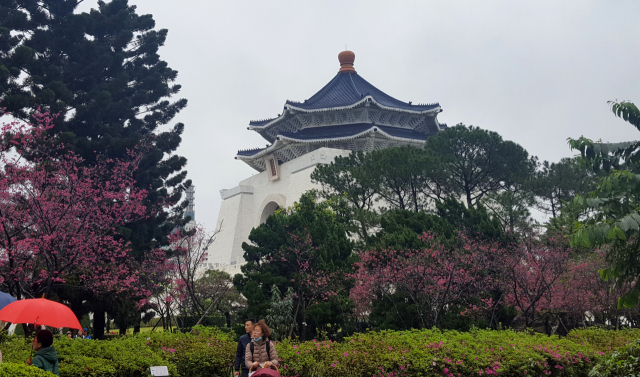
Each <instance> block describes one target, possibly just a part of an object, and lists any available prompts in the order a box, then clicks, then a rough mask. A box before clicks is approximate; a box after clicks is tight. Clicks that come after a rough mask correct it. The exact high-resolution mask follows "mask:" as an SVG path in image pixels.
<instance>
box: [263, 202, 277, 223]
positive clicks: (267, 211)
mask: <svg viewBox="0 0 640 377" xmlns="http://www.w3.org/2000/svg"><path fill="white" fill-rule="evenodd" d="M278 208H280V206H279V205H278V203H276V202H269V203H267V205H266V206H264V209H263V210H262V213H261V214H260V224H264V223H265V221H267V218H268V217H269V216H271V215H273V214H274V213H275V212H276V210H277V209H278Z"/></svg>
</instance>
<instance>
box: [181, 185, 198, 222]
mask: <svg viewBox="0 0 640 377" xmlns="http://www.w3.org/2000/svg"><path fill="white" fill-rule="evenodd" d="M186 196H187V198H186V199H187V201H188V202H189V204H188V205H187V208H186V209H185V211H184V217H185V218H187V217H189V218H190V219H191V220H189V222H188V223H187V224H186V225H185V226H184V228H185V229H186V230H191V229H193V227H195V226H196V186H193V185H192V186H190V187H189V188H188V189H187V191H186Z"/></svg>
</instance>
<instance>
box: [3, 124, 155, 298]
mask: <svg viewBox="0 0 640 377" xmlns="http://www.w3.org/2000/svg"><path fill="white" fill-rule="evenodd" d="M52 119H53V117H52V116H50V115H49V114H47V113H45V114H40V115H37V116H35V117H34V122H33V123H32V124H30V125H24V124H20V123H17V122H9V123H4V124H3V126H2V130H1V131H0V140H1V141H2V149H0V163H1V164H2V166H1V168H2V170H1V171H0V282H1V283H2V285H3V287H4V289H5V290H6V291H7V292H9V293H10V294H12V295H14V296H16V297H17V298H18V299H23V298H29V297H36V296H39V295H41V294H49V293H51V291H52V289H53V288H54V287H60V286H73V287H76V288H81V289H85V290H88V291H91V292H93V293H95V294H104V293H106V292H112V293H120V292H130V293H131V294H132V295H134V296H137V297H138V298H139V299H142V298H144V297H147V296H148V295H149V294H150V291H149V286H148V285H147V286H144V285H141V284H140V283H141V280H140V275H141V274H146V275H153V273H154V272H153V270H156V269H158V268H162V257H161V256H160V255H159V254H158V255H156V254H154V253H151V255H150V256H149V257H148V258H147V259H145V260H143V261H142V262H137V263H134V261H133V260H131V259H130V258H129V256H128V253H127V251H128V250H129V244H128V243H127V241H125V239H124V237H122V235H121V234H120V233H119V227H121V226H122V225H123V224H125V223H126V222H130V221H135V220H137V219H141V218H143V217H144V215H145V207H144V205H143V204H142V203H143V200H144V198H145V196H146V191H145V190H140V189H137V188H136V187H135V185H134V183H135V182H134V179H133V173H134V172H135V170H136V169H137V163H138V160H139V154H137V153H134V152H133V151H132V152H131V153H130V158H129V159H127V160H114V159H107V158H99V159H98V162H97V163H95V164H92V165H88V164H87V165H85V164H83V160H82V159H81V158H79V157H78V156H77V155H75V154H74V153H73V152H70V151H66V150H65V149H64V148H65V146H64V144H62V143H60V142H57V141H56V140H53V139H52V138H50V137H48V136H47V133H46V131H47V130H48V129H49V128H50V127H51V124H52ZM147 269H150V270H148V271H147ZM148 278H149V281H151V280H153V278H152V277H151V276H148Z"/></svg>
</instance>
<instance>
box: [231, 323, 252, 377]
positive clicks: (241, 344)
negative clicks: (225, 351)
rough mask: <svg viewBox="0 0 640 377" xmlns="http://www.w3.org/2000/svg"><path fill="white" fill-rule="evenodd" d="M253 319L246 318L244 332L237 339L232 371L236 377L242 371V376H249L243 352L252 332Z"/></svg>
mask: <svg viewBox="0 0 640 377" xmlns="http://www.w3.org/2000/svg"><path fill="white" fill-rule="evenodd" d="M254 322H255V321H254V320H253V319H247V320H246V321H245V323H244V331H245V332H246V334H244V335H242V336H241V337H240V339H238V349H237V350H236V362H235V364H234V367H235V370H236V371H235V372H234V373H233V375H234V377H237V376H238V375H239V374H240V372H242V377H248V376H249V369H247V366H246V365H245V364H244V354H245V351H246V349H247V344H249V342H251V333H252V332H253V323H254Z"/></svg>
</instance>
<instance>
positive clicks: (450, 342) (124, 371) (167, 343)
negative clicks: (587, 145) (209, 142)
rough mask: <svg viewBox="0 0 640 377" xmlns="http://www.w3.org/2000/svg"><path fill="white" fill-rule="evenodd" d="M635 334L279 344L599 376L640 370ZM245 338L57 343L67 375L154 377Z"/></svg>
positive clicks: (376, 367)
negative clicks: (159, 368)
mask: <svg viewBox="0 0 640 377" xmlns="http://www.w3.org/2000/svg"><path fill="white" fill-rule="evenodd" d="M636 339H640V330H625V331H617V332H616V331H607V330H577V331H572V332H571V333H570V334H569V335H568V336H566V337H564V338H559V337H557V336H552V337H548V336H546V335H542V334H533V333H525V332H514V331H510V330H506V331H490V330H473V331H469V332H456V331H440V330H436V329H433V330H414V331H401V332H394V331H382V332H369V333H366V334H356V335H354V336H353V337H351V338H347V339H346V340H345V341H343V342H332V341H330V340H323V341H319V340H314V341H308V342H298V341H295V340H287V341H284V342H279V343H277V344H276V350H277V351H278V356H279V358H280V360H281V361H280V362H281V367H280V373H281V374H282V376H283V377H290V376H297V377H305V376H327V377H338V376H340V377H342V376H376V377H413V376H416V377H417V376H446V377H458V376H485V375H499V376H585V377H586V376H588V375H589V373H590V371H592V369H593V367H594V366H595V365H596V364H597V363H599V364H597V365H598V366H597V367H596V368H595V369H593V370H594V371H593V372H592V373H596V374H593V375H594V376H598V377H600V376H603V377H604V376H612V377H613V376H622V375H625V374H622V372H620V373H618V374H606V373H609V372H605V371H608V370H609V369H610V367H611V365H618V366H620V368H619V369H620V371H623V370H625V371H629V370H635V369H634V368H636V369H638V364H637V363H635V359H634V358H636V357H638V358H639V359H640V344H636V343H635V340H636ZM236 341H237V335H235V334H232V333H231V332H227V331H222V330H218V329H211V328H203V327H199V328H197V329H196V331H195V332H194V333H190V334H172V333H168V332H161V333H146V334H138V335H136V336H127V337H121V338H117V339H114V340H110V341H95V340H75V341H74V340H70V339H66V338H59V339H58V338H57V339H56V340H55V347H56V349H57V350H58V354H59V355H60V375H61V377H80V376H82V377H87V376H96V377H97V376H107V377H125V376H127V377H129V376H133V377H138V376H140V377H141V376H145V377H146V376H149V367H150V366H156V365H166V366H168V367H169V372H170V375H171V376H172V377H175V376H179V377H195V376H225V377H226V376H228V374H229V372H230V369H229V368H230V367H231V365H232V363H233V359H234V356H235V349H236ZM630 345H631V346H630ZM0 348H1V349H2V352H3V355H4V359H5V361H11V362H15V363H20V364H23V363H24V360H26V359H27V358H28V357H29V354H30V352H29V349H30V342H28V341H26V340H25V339H24V338H18V337H10V338H8V339H5V340H4V341H3V342H2V344H0ZM616 351H617V353H614V352H616ZM25 368H26V367H25ZM597 373H599V374H597ZM12 375H17V376H21V375H20V374H12ZM2 376H4V375H3V374H1V372H0V377H2Z"/></svg>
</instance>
